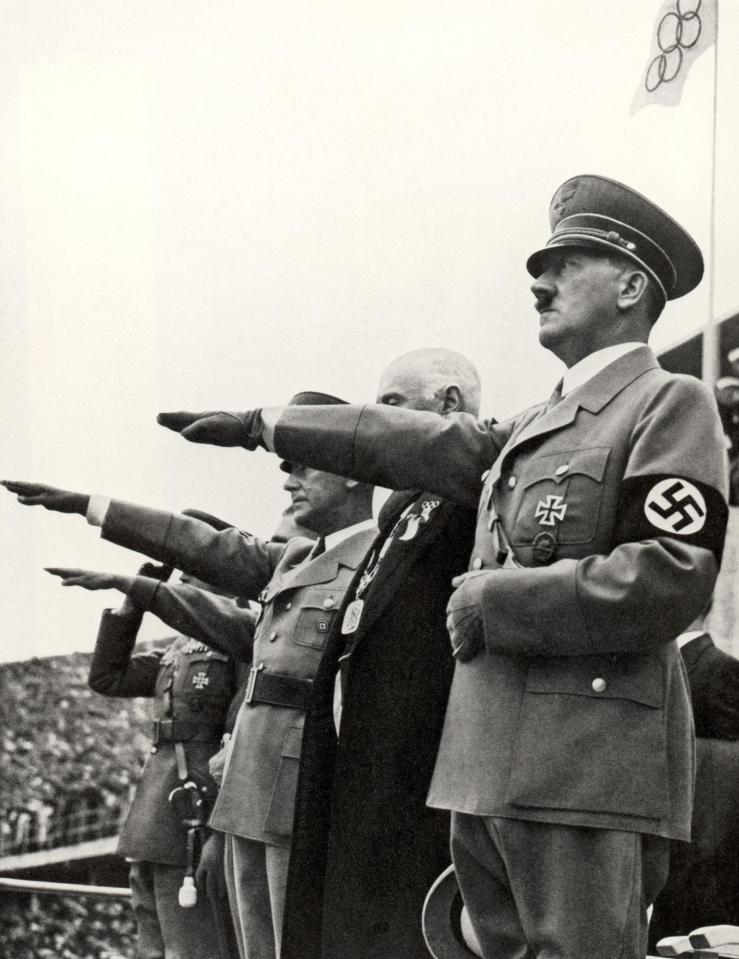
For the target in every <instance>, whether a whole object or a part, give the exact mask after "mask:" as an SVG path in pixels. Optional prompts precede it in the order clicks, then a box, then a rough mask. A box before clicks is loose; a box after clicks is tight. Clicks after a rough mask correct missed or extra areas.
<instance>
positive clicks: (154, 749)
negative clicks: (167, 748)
mask: <svg viewBox="0 0 739 959" xmlns="http://www.w3.org/2000/svg"><path fill="white" fill-rule="evenodd" d="M156 751H157V747H156V746H152V747H151V749H150V750H149V752H150V753H155V752H156Z"/></svg>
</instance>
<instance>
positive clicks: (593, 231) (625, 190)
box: [526, 174, 703, 300]
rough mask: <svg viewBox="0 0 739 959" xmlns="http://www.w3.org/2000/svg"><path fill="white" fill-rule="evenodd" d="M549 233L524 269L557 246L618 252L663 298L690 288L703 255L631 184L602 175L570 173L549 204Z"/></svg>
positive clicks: (532, 269)
mask: <svg viewBox="0 0 739 959" xmlns="http://www.w3.org/2000/svg"><path fill="white" fill-rule="evenodd" d="M549 222H550V224H551V228H552V235H551V237H550V238H549V239H548V240H547V243H546V246H545V247H543V248H542V249H541V250H537V251H536V252H535V253H532V255H531V256H530V257H529V258H528V260H527V262H526V269H527V270H528V271H529V273H530V274H531V275H532V276H534V277H536V276H538V275H539V274H540V273H541V272H542V262H543V257H544V254H545V253H546V252H547V251H548V250H551V249H555V248H559V247H577V248H585V249H593V250H601V251H604V252H613V253H621V254H623V255H624V256H626V257H628V258H629V259H631V260H634V261H635V262H636V263H638V264H639V266H641V267H642V269H644V270H646V271H647V273H649V275H650V276H651V277H652V279H653V280H654V281H655V283H656V284H657V286H658V288H659V289H660V290H661V291H662V294H663V296H664V297H665V299H666V300H674V299H676V298H677V297H679V296H684V295H685V294H686V293H689V292H690V291H691V290H693V289H695V287H696V286H698V284H699V283H700V281H701V278H702V276H703V256H702V254H701V251H700V249H699V247H698V244H697V243H696V242H695V240H694V239H693V238H692V237H691V236H690V234H689V233H687V231H686V230H684V229H683V228H682V227H681V226H680V224H679V223H677V222H676V221H675V220H673V219H672V217H671V216H669V215H668V214H667V213H665V211H664V210H662V209H660V208H659V207H658V206H657V205H656V204H654V203H652V201H651V200H648V199H647V198H646V197H644V196H642V195H641V193H637V192H636V190H632V189H631V187H628V186H625V185H624V184H623V183H618V182H617V181H616V180H609V179H608V178H607V177H603V176H595V175H593V174H585V175H583V176H576V177H572V179H570V180H567V181H566V182H565V183H563V184H562V186H561V187H560V188H559V189H558V190H557V192H556V193H555V194H554V196H553V197H552V202H551V204H550V207H549Z"/></svg>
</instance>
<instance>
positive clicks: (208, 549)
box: [102, 500, 284, 599]
mask: <svg viewBox="0 0 739 959" xmlns="http://www.w3.org/2000/svg"><path fill="white" fill-rule="evenodd" d="M102 537H103V539H107V540H110V541H111V542H113V543H118V545H119V546H126V547H127V548H128V549H134V550H137V551H138V552H140V553H144V554H145V555H147V556H151V557H152V558H153V559H156V560H158V561H159V562H162V563H168V564H169V565H171V566H176V567H177V568H178V569H181V570H184V571H185V572H187V573H190V574H191V575H192V576H196V577H197V578H198V579H202V580H203V581H204V582H206V583H209V584H210V585H212V586H217V587H218V588H219V589H223V590H225V591H226V592H229V593H233V594H234V595H236V596H242V597H244V598H246V599H256V598H257V596H258V595H259V593H260V592H261V590H262V589H263V588H264V587H265V586H266V585H267V583H268V582H269V581H270V579H271V578H272V574H273V572H274V570H275V567H276V565H277V563H278V561H279V559H280V557H281V556H282V553H283V552H284V546H283V545H277V544H274V543H268V542H264V541H263V540H260V539H257V538H256V537H254V536H249V535H248V534H247V533H244V532H242V531H241V530H237V529H226V530H222V531H220V532H218V531H216V530H214V529H213V528H212V527H211V526H209V525H208V524H207V523H203V522H201V520H198V519H193V518H191V517H189V516H182V515H179V514H175V513H168V512H166V511H164V510H156V509H149V508H148V507H145V506H135V505H133V504H131V503H124V502H122V501H121V500H112V501H111V504H110V507H109V508H108V511H107V513H106V516H105V522H104V524H103V528H102Z"/></svg>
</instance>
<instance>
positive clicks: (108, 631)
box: [88, 609, 161, 697]
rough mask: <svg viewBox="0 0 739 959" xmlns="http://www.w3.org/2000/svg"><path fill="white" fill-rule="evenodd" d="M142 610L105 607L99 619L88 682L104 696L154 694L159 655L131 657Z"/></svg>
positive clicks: (145, 654) (149, 654)
mask: <svg viewBox="0 0 739 959" xmlns="http://www.w3.org/2000/svg"><path fill="white" fill-rule="evenodd" d="M142 617H143V610H140V611H133V612H131V613H125V614H123V615H121V614H119V613H117V612H114V611H113V610H110V609H106V610H105V612H104V613H103V616H102V619H101V620H100V628H99V630H98V636H97V642H96V643H95V651H94V653H93V654H92V661H91V663H90V674H89V677H88V683H89V685H90V688H91V689H93V690H95V692H96V693H101V694H102V695H103V696H127V697H133V696H153V695H154V686H155V684H156V678H157V673H158V672H159V662H160V659H161V654H160V653H158V652H150V653H141V654H139V655H136V656H132V653H133V648H134V645H135V643H136V636H137V634H138V631H139V627H140V626H141V619H142Z"/></svg>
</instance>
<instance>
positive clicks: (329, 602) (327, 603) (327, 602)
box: [323, 596, 334, 609]
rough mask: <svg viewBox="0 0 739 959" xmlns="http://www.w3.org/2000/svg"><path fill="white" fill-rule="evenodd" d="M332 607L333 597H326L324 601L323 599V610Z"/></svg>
mask: <svg viewBox="0 0 739 959" xmlns="http://www.w3.org/2000/svg"><path fill="white" fill-rule="evenodd" d="M333 605H334V598H333V596H327V597H326V599H324V601H323V608H324V609H331V607H332V606H333Z"/></svg>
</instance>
